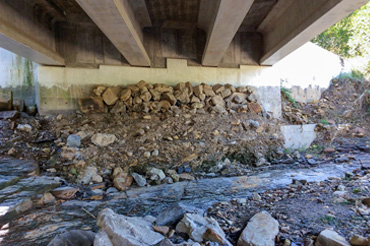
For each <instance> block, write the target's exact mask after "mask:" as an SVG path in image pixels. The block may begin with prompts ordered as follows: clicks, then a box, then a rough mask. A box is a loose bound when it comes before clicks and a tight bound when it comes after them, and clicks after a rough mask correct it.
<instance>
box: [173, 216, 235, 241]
mask: <svg viewBox="0 0 370 246" xmlns="http://www.w3.org/2000/svg"><path fill="white" fill-rule="evenodd" d="M176 232H178V233H185V234H187V235H188V236H189V237H190V238H191V239H192V240H194V241H196V242H199V243H201V242H203V241H205V240H207V241H213V242H217V243H220V244H222V245H231V243H230V242H229V241H227V239H226V237H225V233H224V232H223V231H222V229H221V227H220V226H219V225H218V223H217V222H216V221H215V220H213V219H211V218H207V217H202V216H200V215H198V214H185V216H184V218H182V220H181V221H180V222H179V223H178V224H177V226H176Z"/></svg>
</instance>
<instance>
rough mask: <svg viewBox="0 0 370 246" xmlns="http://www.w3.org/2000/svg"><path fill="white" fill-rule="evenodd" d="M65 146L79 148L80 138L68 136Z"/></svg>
mask: <svg viewBox="0 0 370 246" xmlns="http://www.w3.org/2000/svg"><path fill="white" fill-rule="evenodd" d="M67 146H68V147H76V148H78V147H80V146H81V137H80V136H78V135H73V134H71V135H69V136H68V138H67Z"/></svg>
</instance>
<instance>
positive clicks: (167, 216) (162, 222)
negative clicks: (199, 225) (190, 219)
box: [155, 206, 186, 226]
mask: <svg viewBox="0 0 370 246" xmlns="http://www.w3.org/2000/svg"><path fill="white" fill-rule="evenodd" d="M185 213H186V209H185V208H184V207H181V206H172V207H170V208H167V209H165V210H163V211H162V212H161V213H160V214H158V216H157V219H156V221H155V222H156V224H157V225H159V226H172V225H175V224H177V223H178V222H179V221H180V220H181V219H182V217H184V215H185Z"/></svg>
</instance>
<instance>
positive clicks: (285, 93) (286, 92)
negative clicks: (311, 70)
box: [280, 87, 299, 108]
mask: <svg viewBox="0 0 370 246" xmlns="http://www.w3.org/2000/svg"><path fill="white" fill-rule="evenodd" d="M280 90H281V94H282V95H283V97H285V98H286V99H287V100H288V101H289V102H290V103H291V104H292V105H293V106H294V107H296V108H298V107H299V106H298V104H297V101H296V100H295V99H294V98H293V97H292V95H291V91H290V90H289V89H288V88H286V87H281V89H280Z"/></svg>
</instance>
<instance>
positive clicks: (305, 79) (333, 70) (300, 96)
mask: <svg viewBox="0 0 370 246" xmlns="http://www.w3.org/2000/svg"><path fill="white" fill-rule="evenodd" d="M274 68H275V69H277V70H278V71H279V73H280V74H281V75H280V76H281V83H282V84H281V85H282V86H284V87H287V88H290V89H291V92H292V93H291V95H292V97H293V98H294V99H296V100H297V101H298V102H308V101H312V100H318V99H320V96H321V93H322V92H323V91H324V90H325V89H327V88H328V87H329V84H330V80H331V79H332V78H334V77H336V76H337V75H339V74H340V72H341V71H342V70H343V67H342V65H341V62H340V57H339V56H337V55H335V54H333V53H331V52H329V51H327V50H325V49H323V48H321V47H319V46H317V45H315V44H313V43H310V42H309V43H307V44H305V45H304V46H302V47H301V48H299V49H297V50H296V51H294V52H293V53H291V54H290V55H289V56H287V57H285V58H284V59H282V60H281V61H280V62H278V63H276V64H275V65H274Z"/></svg>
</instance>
